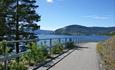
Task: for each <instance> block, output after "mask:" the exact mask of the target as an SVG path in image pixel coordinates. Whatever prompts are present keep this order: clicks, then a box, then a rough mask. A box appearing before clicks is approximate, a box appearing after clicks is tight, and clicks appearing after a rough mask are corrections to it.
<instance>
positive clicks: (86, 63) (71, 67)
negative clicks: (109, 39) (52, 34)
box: [50, 42, 99, 70]
mask: <svg viewBox="0 0 115 70" xmlns="http://www.w3.org/2000/svg"><path fill="white" fill-rule="evenodd" d="M96 44H97V43H95V42H89V43H84V44H80V45H79V47H80V48H79V49H77V50H75V51H74V52H73V53H71V54H70V55H68V56H67V57H66V58H64V59H63V60H62V61H60V62H59V63H58V64H56V65H55V66H53V67H52V68H51V69H50V70H99V63H98V59H97V58H98V57H97V54H96Z"/></svg>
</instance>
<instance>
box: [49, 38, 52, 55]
mask: <svg viewBox="0 0 115 70" xmlns="http://www.w3.org/2000/svg"><path fill="white" fill-rule="evenodd" d="M51 48H52V39H51V38H50V47H49V54H50V56H51Z"/></svg>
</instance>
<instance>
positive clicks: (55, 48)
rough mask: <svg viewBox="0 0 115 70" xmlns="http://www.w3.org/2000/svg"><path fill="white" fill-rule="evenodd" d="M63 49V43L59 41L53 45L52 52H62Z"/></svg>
mask: <svg viewBox="0 0 115 70" xmlns="http://www.w3.org/2000/svg"><path fill="white" fill-rule="evenodd" d="M63 49H64V48H63V45H62V44H61V43H57V44H55V45H54V46H53V47H52V49H51V52H52V53H53V54H60V53H62V52H63Z"/></svg>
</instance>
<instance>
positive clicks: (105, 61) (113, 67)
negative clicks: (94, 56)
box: [97, 36, 115, 70]
mask: <svg viewBox="0 0 115 70" xmlns="http://www.w3.org/2000/svg"><path fill="white" fill-rule="evenodd" d="M97 51H98V53H99V55H100V57H101V64H102V67H103V69H104V70H115V36H113V37H112V38H111V39H109V40H107V41H105V42H101V43H99V44H98V45H97Z"/></svg>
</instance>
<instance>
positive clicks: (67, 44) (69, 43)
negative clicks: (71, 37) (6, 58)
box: [66, 42, 76, 49]
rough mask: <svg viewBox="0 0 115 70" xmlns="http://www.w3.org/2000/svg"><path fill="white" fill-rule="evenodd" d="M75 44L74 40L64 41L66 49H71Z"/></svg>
mask: <svg viewBox="0 0 115 70" xmlns="http://www.w3.org/2000/svg"><path fill="white" fill-rule="evenodd" d="M75 47H76V46H75V44H74V42H67V43H66V48H67V49H73V48H75Z"/></svg>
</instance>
